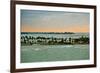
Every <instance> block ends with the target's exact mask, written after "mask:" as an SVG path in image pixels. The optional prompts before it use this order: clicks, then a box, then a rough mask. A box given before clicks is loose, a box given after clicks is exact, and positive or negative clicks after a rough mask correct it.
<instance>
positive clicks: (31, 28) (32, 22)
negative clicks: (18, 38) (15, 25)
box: [21, 10, 90, 32]
mask: <svg viewBox="0 0 100 73" xmlns="http://www.w3.org/2000/svg"><path fill="white" fill-rule="evenodd" d="M89 17H90V14H89V13H82V12H81V13H79V12H66V11H44V10H21V32H89V24H90V22H89V21H90V18H89Z"/></svg>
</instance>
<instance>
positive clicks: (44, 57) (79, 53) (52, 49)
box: [21, 45, 89, 62]
mask: <svg viewBox="0 0 100 73" xmlns="http://www.w3.org/2000/svg"><path fill="white" fill-rule="evenodd" d="M86 59H89V45H32V46H21V62H42V61H67V60H86Z"/></svg>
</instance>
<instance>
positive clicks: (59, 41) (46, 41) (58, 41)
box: [21, 36, 89, 46]
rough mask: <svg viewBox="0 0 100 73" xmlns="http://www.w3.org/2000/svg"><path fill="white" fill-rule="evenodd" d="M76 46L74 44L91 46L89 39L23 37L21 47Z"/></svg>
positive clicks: (84, 37) (82, 37) (83, 37)
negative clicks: (37, 45)
mask: <svg viewBox="0 0 100 73" xmlns="http://www.w3.org/2000/svg"><path fill="white" fill-rule="evenodd" d="M33 44H40V45H64V44H66V45H67V44H68V45H72V44H73V45H74V44H89V37H86V36H81V37H79V38H71V37H70V38H55V37H51V38H46V37H40V36H38V37H33V36H21V45H25V46H27V45H33Z"/></svg>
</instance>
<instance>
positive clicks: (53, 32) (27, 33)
mask: <svg viewBox="0 0 100 73" xmlns="http://www.w3.org/2000/svg"><path fill="white" fill-rule="evenodd" d="M21 34H75V33H74V32H21Z"/></svg>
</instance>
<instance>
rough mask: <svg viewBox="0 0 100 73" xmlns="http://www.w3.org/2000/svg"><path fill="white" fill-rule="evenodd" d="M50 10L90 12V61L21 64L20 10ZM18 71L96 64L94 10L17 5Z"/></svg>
mask: <svg viewBox="0 0 100 73" xmlns="http://www.w3.org/2000/svg"><path fill="white" fill-rule="evenodd" d="M21 9H27V10H49V11H68V12H88V13H90V59H89V60H80V61H57V62H36V63H20V10H21ZM15 14H16V22H15V24H16V28H17V29H16V46H15V47H16V69H23V68H40V67H55V66H74V65H88V64H94V35H93V34H94V10H93V9H85V8H70V7H51V6H36V5H20V4H17V5H16V12H15Z"/></svg>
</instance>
